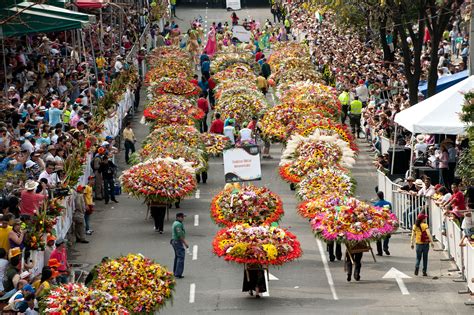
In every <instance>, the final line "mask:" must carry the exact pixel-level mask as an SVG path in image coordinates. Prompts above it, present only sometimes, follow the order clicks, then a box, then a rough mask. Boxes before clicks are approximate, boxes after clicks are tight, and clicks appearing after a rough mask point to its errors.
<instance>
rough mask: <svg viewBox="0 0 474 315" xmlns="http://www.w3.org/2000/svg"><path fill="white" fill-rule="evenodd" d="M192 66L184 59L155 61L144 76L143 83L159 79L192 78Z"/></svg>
mask: <svg viewBox="0 0 474 315" xmlns="http://www.w3.org/2000/svg"><path fill="white" fill-rule="evenodd" d="M193 70H194V69H193V64H192V63H191V62H189V60H186V59H176V58H169V59H161V60H156V61H155V66H154V67H153V68H151V69H150V71H148V72H147V73H146V75H145V83H146V84H149V83H151V82H156V81H158V80H160V79H161V78H183V79H187V80H191V79H192V78H193V74H194V71H193Z"/></svg>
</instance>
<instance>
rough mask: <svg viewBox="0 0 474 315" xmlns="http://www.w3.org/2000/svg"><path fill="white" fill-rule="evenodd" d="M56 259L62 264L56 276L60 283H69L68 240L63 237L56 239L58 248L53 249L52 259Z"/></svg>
mask: <svg viewBox="0 0 474 315" xmlns="http://www.w3.org/2000/svg"><path fill="white" fill-rule="evenodd" d="M52 259H56V260H57V261H58V262H59V264H60V266H59V267H58V272H59V275H58V276H57V277H56V281H57V282H58V284H60V283H68V278H69V263H68V260H67V249H66V241H65V240H64V239H62V238H60V239H57V240H56V249H54V250H53V252H52V253H51V256H50V260H52Z"/></svg>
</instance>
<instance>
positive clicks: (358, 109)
mask: <svg viewBox="0 0 474 315" xmlns="http://www.w3.org/2000/svg"><path fill="white" fill-rule="evenodd" d="M361 113H362V102H361V101H359V100H353V101H352V102H351V114H353V115H360V114H361Z"/></svg>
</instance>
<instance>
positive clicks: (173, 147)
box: [140, 140, 208, 174]
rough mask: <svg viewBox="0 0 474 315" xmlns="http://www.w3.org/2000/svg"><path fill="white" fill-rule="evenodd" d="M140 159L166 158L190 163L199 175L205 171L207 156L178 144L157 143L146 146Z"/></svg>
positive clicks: (169, 142) (197, 150)
mask: <svg viewBox="0 0 474 315" xmlns="http://www.w3.org/2000/svg"><path fill="white" fill-rule="evenodd" d="M140 156H141V158H142V159H145V160H146V159H156V158H167V157H171V158H173V159H180V158H181V159H184V160H185V161H186V162H189V163H191V165H192V167H193V169H194V171H195V172H196V173H197V174H200V173H202V172H204V171H206V170H207V167H208V164H207V156H206V154H205V152H204V151H203V150H201V149H198V148H193V147H188V146H185V145H183V144H182V143H180V142H174V141H166V140H165V141H157V142H155V143H154V144H153V145H151V144H150V145H146V146H145V147H144V148H143V149H142V150H141V151H140Z"/></svg>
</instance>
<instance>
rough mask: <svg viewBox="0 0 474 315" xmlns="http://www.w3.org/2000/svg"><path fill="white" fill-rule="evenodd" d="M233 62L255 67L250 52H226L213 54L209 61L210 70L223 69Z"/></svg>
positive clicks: (218, 70)
mask: <svg viewBox="0 0 474 315" xmlns="http://www.w3.org/2000/svg"><path fill="white" fill-rule="evenodd" d="M234 64H241V65H246V66H247V67H251V68H252V70H251V71H252V72H254V68H256V67H257V64H256V63H255V61H254V57H253V55H252V53H250V52H243V51H242V52H227V53H222V54H219V53H218V54H216V55H214V57H213V59H212V63H211V71H212V72H214V73H217V72H220V71H224V70H226V69H227V68H229V67H231V66H232V65H234Z"/></svg>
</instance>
